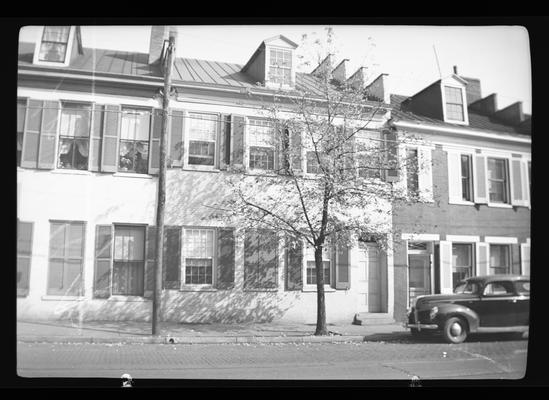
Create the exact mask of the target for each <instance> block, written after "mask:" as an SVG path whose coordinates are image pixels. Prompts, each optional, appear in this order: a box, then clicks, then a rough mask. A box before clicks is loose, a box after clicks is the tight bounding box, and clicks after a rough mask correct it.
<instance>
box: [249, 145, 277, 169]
mask: <svg viewBox="0 0 549 400" xmlns="http://www.w3.org/2000/svg"><path fill="white" fill-rule="evenodd" d="M249 165H250V168H253V169H262V170H269V171H270V170H274V149H273V148H271V147H259V146H250V148H249Z"/></svg>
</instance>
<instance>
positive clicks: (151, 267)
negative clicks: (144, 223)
mask: <svg viewBox="0 0 549 400" xmlns="http://www.w3.org/2000/svg"><path fill="white" fill-rule="evenodd" d="M146 248H147V257H146V262H145V293H144V294H143V297H145V298H148V299H150V298H152V297H153V294H154V274H155V270H156V226H148V227H147V244H146Z"/></svg>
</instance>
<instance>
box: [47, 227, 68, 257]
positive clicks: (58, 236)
mask: <svg viewBox="0 0 549 400" xmlns="http://www.w3.org/2000/svg"><path fill="white" fill-rule="evenodd" d="M66 234H67V224H64V223H56V222H54V223H52V224H51V226H50V258H63V257H64V256H65V243H66V240H65V235H66Z"/></svg>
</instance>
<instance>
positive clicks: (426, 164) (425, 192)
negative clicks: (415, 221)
mask: <svg viewBox="0 0 549 400" xmlns="http://www.w3.org/2000/svg"><path fill="white" fill-rule="evenodd" d="M432 163H433V160H432V149H430V148H421V147H420V148H418V164H419V174H418V186H419V196H420V199H421V200H422V201H430V202H432V201H433V164H432Z"/></svg>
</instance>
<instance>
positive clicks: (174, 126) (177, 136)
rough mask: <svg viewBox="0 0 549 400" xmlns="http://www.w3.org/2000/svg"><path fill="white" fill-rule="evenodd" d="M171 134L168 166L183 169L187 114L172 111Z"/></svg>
mask: <svg viewBox="0 0 549 400" xmlns="http://www.w3.org/2000/svg"><path fill="white" fill-rule="evenodd" d="M170 115H171V117H170V134H169V138H170V140H169V142H170V145H169V147H168V148H169V154H168V160H169V162H168V166H170V167H181V165H183V147H184V146H183V143H184V141H183V132H184V130H183V129H184V126H185V113H184V112H183V111H181V110H174V109H171V110H170Z"/></svg>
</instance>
